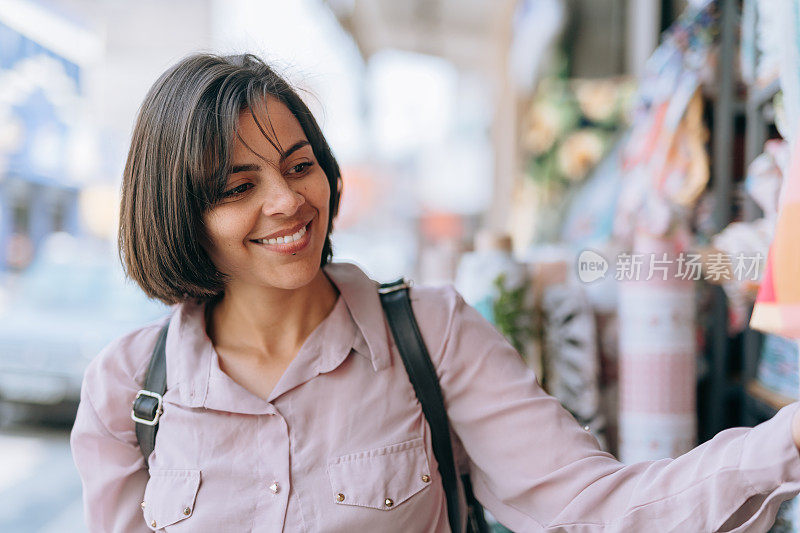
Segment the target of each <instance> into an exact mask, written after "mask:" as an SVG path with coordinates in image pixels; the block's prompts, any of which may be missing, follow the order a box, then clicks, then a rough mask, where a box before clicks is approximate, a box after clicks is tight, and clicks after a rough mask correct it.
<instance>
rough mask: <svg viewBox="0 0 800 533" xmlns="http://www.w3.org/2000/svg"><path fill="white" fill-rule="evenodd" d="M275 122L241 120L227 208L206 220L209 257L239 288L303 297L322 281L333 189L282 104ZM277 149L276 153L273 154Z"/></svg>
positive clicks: (272, 111)
mask: <svg viewBox="0 0 800 533" xmlns="http://www.w3.org/2000/svg"><path fill="white" fill-rule="evenodd" d="M266 104H267V109H268V110H269V118H268V117H267V116H265V115H264V114H263V113H262V114H258V115H257V116H258V122H259V123H260V124H261V127H262V128H263V129H264V131H266V132H267V133H268V134H269V136H270V138H271V140H272V142H270V139H267V137H265V136H264V134H263V133H262V132H261V130H260V129H259V127H258V125H257V124H256V122H255V120H254V119H253V116H252V115H251V113H250V111H249V110H245V111H243V112H242V113H241V114H240V116H239V130H238V132H237V133H238V135H237V136H236V139H235V141H234V145H233V164H232V165H231V173H230V175H229V176H228V182H227V185H226V187H225V193H224V195H223V198H222V200H221V201H220V202H219V203H218V204H217V205H215V206H213V207H212V208H211V209H209V210H208V211H207V212H206V213H205V214H204V215H203V218H204V222H205V226H206V234H207V236H208V240H209V243H208V245H207V246H206V248H207V251H208V253H209V255H210V257H211V260H212V261H213V262H214V265H215V266H216V267H217V269H218V270H219V271H221V272H223V273H225V274H228V275H229V276H230V280H229V281H228V285H227V287H226V290H227V289H230V288H232V286H233V285H237V286H238V285H241V286H262V287H275V288H281V289H296V288H298V287H302V286H305V285H306V284H308V283H309V282H311V280H313V279H314V277H315V276H316V275H317V273H318V271H319V267H320V261H321V257H322V247H323V245H324V243H325V236H326V230H327V228H328V217H329V207H328V206H329V201H330V188H329V186H328V178H327V176H326V175H325V172H324V171H323V170H322V168H320V166H319V164H318V163H317V160H316V158H315V157H314V152H313V150H312V148H311V145H310V144H309V143H308V139H307V138H306V136H305V133H304V132H303V128H302V127H301V126H300V123H299V122H298V121H297V118H295V116H294V115H293V114H292V113H291V111H289V109H288V108H287V107H286V106H285V105H284V104H283V103H282V102H280V101H279V100H277V99H276V98H273V97H268V98H267V100H266ZM273 144H275V146H273Z"/></svg>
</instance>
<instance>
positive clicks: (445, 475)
mask: <svg viewBox="0 0 800 533" xmlns="http://www.w3.org/2000/svg"><path fill="white" fill-rule="evenodd" d="M408 287H409V285H408V284H407V283H406V282H405V281H404V280H403V279H399V280H397V281H395V282H393V283H384V284H382V285H381V286H380V288H379V289H378V292H379V293H380V298H381V304H382V305H383V309H384V312H385V313H386V318H387V319H388V321H389V326H390V328H391V330H392V335H393V336H394V341H395V343H396V344H397V348H398V350H399V351H400V355H401V357H402V359H403V364H404V365H405V367H406V371H407V372H408V377H409V379H410V380H411V385H413V387H414V392H415V393H416V395H417V399H418V400H419V403H420V404H421V405H422V413H423V414H424V415H425V418H426V419H427V421H428V425H429V426H430V428H431V443H432V445H433V454H434V455H435V456H436V461H437V462H438V463H439V473H440V474H441V476H442V484H443V485H444V492H445V496H446V499H447V516H448V518H449V521H450V529H451V530H453V531H454V532H455V533H460V532H461V520H460V513H459V506H458V485H457V477H456V468H455V462H454V460H453V447H452V444H451V442H450V425H449V423H448V421H447V411H446V410H445V407H444V400H443V398H442V391H441V389H440V388H439V378H438V377H437V376H436V370H435V369H434V367H433V363H432V362H431V358H430V356H429V355H428V350H427V348H426V347H425V343H424V342H423V340H422V335H420V332H419V327H418V326H417V321H416V319H415V318H414V311H413V310H412V309H411V300H410V299H409V296H408Z"/></svg>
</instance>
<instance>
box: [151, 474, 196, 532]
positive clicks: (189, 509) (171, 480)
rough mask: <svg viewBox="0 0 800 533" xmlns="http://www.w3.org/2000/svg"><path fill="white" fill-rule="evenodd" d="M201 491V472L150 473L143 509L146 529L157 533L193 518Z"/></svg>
mask: <svg viewBox="0 0 800 533" xmlns="http://www.w3.org/2000/svg"><path fill="white" fill-rule="evenodd" d="M199 488H200V470H196V469H166V470H153V471H151V472H150V480H149V481H148V482H147V486H146V488H145V490H144V504H143V507H142V511H143V513H144V520H145V522H146V523H147V526H148V527H149V528H150V529H153V530H156V529H159V528H163V527H167V526H170V525H172V524H175V523H176V522H180V521H181V520H185V519H187V518H189V517H190V516H192V514H193V513H194V504H195V498H196V497H197V490H198V489H199Z"/></svg>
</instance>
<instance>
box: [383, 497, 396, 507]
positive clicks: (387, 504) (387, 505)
mask: <svg viewBox="0 0 800 533" xmlns="http://www.w3.org/2000/svg"><path fill="white" fill-rule="evenodd" d="M383 503H385V504H386V507H391V506H392V505H394V501H392V499H391V498H386V499H385V500H383Z"/></svg>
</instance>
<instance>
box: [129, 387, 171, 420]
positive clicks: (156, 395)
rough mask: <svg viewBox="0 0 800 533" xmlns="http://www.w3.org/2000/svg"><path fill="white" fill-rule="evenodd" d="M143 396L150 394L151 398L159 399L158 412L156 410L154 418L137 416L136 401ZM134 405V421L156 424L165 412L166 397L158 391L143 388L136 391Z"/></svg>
mask: <svg viewBox="0 0 800 533" xmlns="http://www.w3.org/2000/svg"><path fill="white" fill-rule="evenodd" d="M142 396H149V397H151V398H155V399H156V400H157V401H158V405H157V406H156V412H155V415H154V416H153V419H152V420H148V419H146V418H140V417H138V416H136V409H135V407H136V402H137V401H138V400H139V399H140V398H141V397H142ZM133 405H134V408H132V409H131V419H132V420H133V421H134V422H138V423H139V424H144V425H146V426H155V425H156V424H158V419H159V418H161V415H162V413H163V412H164V409H163V406H164V397H163V396H161V395H160V394H159V393H157V392H153V391H149V390H147V389H142V390H140V391H139V392H137V393H136V398H134V400H133Z"/></svg>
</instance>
